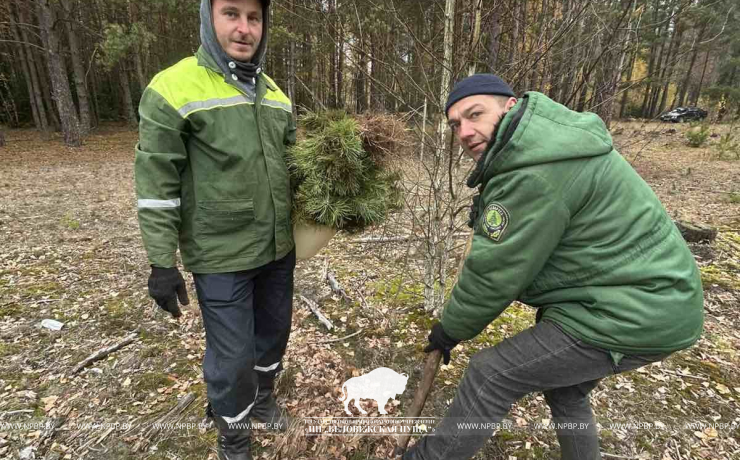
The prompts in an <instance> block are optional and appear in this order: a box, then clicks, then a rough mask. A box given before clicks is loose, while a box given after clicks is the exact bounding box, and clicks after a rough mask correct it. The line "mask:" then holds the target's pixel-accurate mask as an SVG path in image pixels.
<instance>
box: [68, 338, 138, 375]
mask: <svg viewBox="0 0 740 460" xmlns="http://www.w3.org/2000/svg"><path fill="white" fill-rule="evenodd" d="M139 330H140V328H138V327H137V328H136V330H134V332H132V333H131V334H129V335H127V336H126V337H125V338H124V339H123V340H122V341H120V342H118V343H117V344H115V345H111V346H110V347H107V348H102V349H100V350H98V351H96V352H95V353H93V354H92V355H90V356H88V357H87V358H85V359H84V361H82V362H81V363H80V364H78V365H77V366H75V368H74V369H72V374H76V373H78V372H80V371H81V370H82V369H83V368H84V367H86V366H88V365H90V364H92V363H94V362H95V361H99V360H101V359H103V358H105V357H106V356H108V355H109V354H111V353H113V352H114V351H118V350H120V349H121V348H123V347H125V346H126V345H129V344H131V343H132V342H133V341H134V340H136V337H137V336H138V335H139Z"/></svg>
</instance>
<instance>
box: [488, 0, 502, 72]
mask: <svg viewBox="0 0 740 460" xmlns="http://www.w3.org/2000/svg"><path fill="white" fill-rule="evenodd" d="M498 18H499V9H498V7H497V8H495V9H494V10H493V11H492V12H491V29H490V30H491V32H490V34H489V38H488V71H489V72H491V73H494V74H495V73H497V72H498V68H497V65H498V54H499V50H500V49H501V23H500V22H499V20H498Z"/></svg>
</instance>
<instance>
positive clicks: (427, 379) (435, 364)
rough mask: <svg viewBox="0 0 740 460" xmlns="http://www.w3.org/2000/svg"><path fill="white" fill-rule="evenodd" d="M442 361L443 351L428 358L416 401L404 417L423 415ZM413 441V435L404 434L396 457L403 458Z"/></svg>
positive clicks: (434, 352)
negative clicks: (410, 442)
mask: <svg viewBox="0 0 740 460" xmlns="http://www.w3.org/2000/svg"><path fill="white" fill-rule="evenodd" d="M441 360H442V351H441V350H434V351H432V352H430V353H429V355H428V356H427V360H426V363H425V364H424V371H423V372H422V374H421V383H420V384H419V387H418V388H417V389H416V394H415V395H414V401H413V402H412V403H411V408H410V409H409V410H408V412H407V413H406V414H405V415H404V417H418V416H419V415H421V411H422V409H424V403H426V401H427V396H429V392H430V391H431V390H432V384H433V383H434V377H435V376H436V375H437V370H438V369H439V362H440V361H441ZM410 439H411V433H407V434H402V435H401V436H399V438H398V444H397V446H396V450H395V452H394V453H395V455H396V456H401V455H403V453H404V452H406V447H407V446H408V445H409V440H410Z"/></svg>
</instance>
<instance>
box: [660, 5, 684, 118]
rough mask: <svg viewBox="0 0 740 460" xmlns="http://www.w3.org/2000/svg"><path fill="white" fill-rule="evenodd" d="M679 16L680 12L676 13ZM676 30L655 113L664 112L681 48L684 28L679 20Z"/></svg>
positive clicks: (669, 50) (669, 49)
mask: <svg viewBox="0 0 740 460" xmlns="http://www.w3.org/2000/svg"><path fill="white" fill-rule="evenodd" d="M678 14H680V11H679V12H678ZM676 21H677V22H676V30H675V31H674V33H673V39H672V40H671V46H670V47H669V48H668V59H667V61H668V62H666V65H665V71H664V72H663V76H662V78H661V79H662V80H663V94H662V95H661V97H660V108H659V109H658V111H657V113H663V111H664V110H665V106H666V102H667V101H668V87H669V85H670V83H671V78H672V76H673V67H674V65H675V61H676V56H677V55H678V49H679V48H680V47H681V39H682V37H683V31H684V28H683V26H682V24H681V22H680V20H678V19H677V20H676Z"/></svg>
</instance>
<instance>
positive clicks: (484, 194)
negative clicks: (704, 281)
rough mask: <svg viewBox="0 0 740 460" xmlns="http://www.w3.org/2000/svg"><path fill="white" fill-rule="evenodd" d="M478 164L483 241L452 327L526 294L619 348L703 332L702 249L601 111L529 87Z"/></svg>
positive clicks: (686, 339) (456, 294) (452, 312)
mask: <svg viewBox="0 0 740 460" xmlns="http://www.w3.org/2000/svg"><path fill="white" fill-rule="evenodd" d="M479 163H480V164H479V165H478V169H477V170H476V171H475V172H474V173H473V176H471V180H470V181H469V183H468V185H470V186H477V187H480V190H481V198H480V200H478V216H479V217H478V218H477V222H476V224H475V230H474V231H475V234H474V237H473V244H472V249H471V252H470V255H469V257H468V258H467V259H466V261H465V264H464V267H463V269H462V272H461V274H460V276H459V280H458V283H457V284H456V285H455V287H454V288H453V290H452V293H451V297H450V300H449V302H448V304H447V305H446V307H445V309H444V312H443V317H442V325H443V327H444V330H445V331H446V332H447V333H448V334H449V335H450V336H452V337H454V338H457V339H460V340H467V339H470V338H472V337H474V336H476V335H477V334H478V333H480V332H481V331H482V330H483V329H484V328H486V326H487V325H488V324H489V323H490V322H491V321H493V320H494V319H495V318H496V317H498V316H499V315H500V314H501V312H502V311H503V310H504V309H505V308H506V307H507V306H508V305H509V304H510V303H511V302H512V301H514V300H519V301H521V302H523V303H525V304H528V305H531V306H533V307H537V308H538V309H539V311H538V317H540V318H541V319H543V320H548V321H552V322H554V323H556V324H558V325H560V327H562V328H563V329H564V330H565V331H566V332H568V333H569V334H570V335H572V336H574V337H576V338H577V339H580V340H582V341H584V342H586V343H588V344H590V345H593V346H596V347H599V348H602V349H605V350H609V351H611V352H612V356H618V355H619V354H649V353H656V354H657V353H664V352H672V351H675V350H679V349H683V348H686V347H688V346H690V345H691V344H693V343H694V342H696V341H697V339H698V338H699V336H700V334H701V331H702V324H703V317H704V316H703V293H702V285H701V279H700V275H699V270H698V269H697V266H696V263H695V261H694V258H693V256H692V254H691V252H690V251H689V249H688V247H687V246H686V243H685V242H684V240H683V239H682V238H681V235H680V233H679V231H678V229H677V228H676V226H675V225H674V224H673V222H672V220H671V219H670V218H669V216H668V214H667V213H666V211H665V209H664V207H663V205H662V204H661V203H660V201H659V200H658V198H657V196H656V195H655V194H654V193H653V191H652V190H651V188H650V187H649V186H648V184H647V183H645V181H644V180H642V178H641V177H640V176H639V175H638V174H637V173H636V172H635V170H634V169H633V168H632V167H631V165H630V164H629V163H628V162H627V161H626V160H625V159H624V158H623V157H622V156H621V155H620V154H619V153H618V152H617V151H616V150H615V149H614V147H613V145H612V139H611V136H610V135H609V132H608V131H607V129H606V127H605V126H604V123H603V122H602V121H601V119H600V118H599V117H598V116H596V115H595V114H592V113H578V112H574V111H572V110H569V109H568V108H566V107H564V106H563V105H560V104H558V103H556V102H554V101H553V100H551V99H549V98H548V97H547V96H545V95H544V94H540V93H536V92H530V93H527V94H526V95H525V96H524V97H523V98H522V99H521V100H520V101H519V102H518V103H517V105H516V106H515V107H514V108H513V109H512V110H511V111H510V112H509V113H507V114H506V116H505V117H504V119H503V120H502V122H501V127H500V128H499V130H498V132H497V136H496V141H495V143H494V145H492V146H491V147H490V149H489V150H488V151H487V154H486V156H485V157H484V160H483V161H481V162H479ZM615 359H616V358H615Z"/></svg>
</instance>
